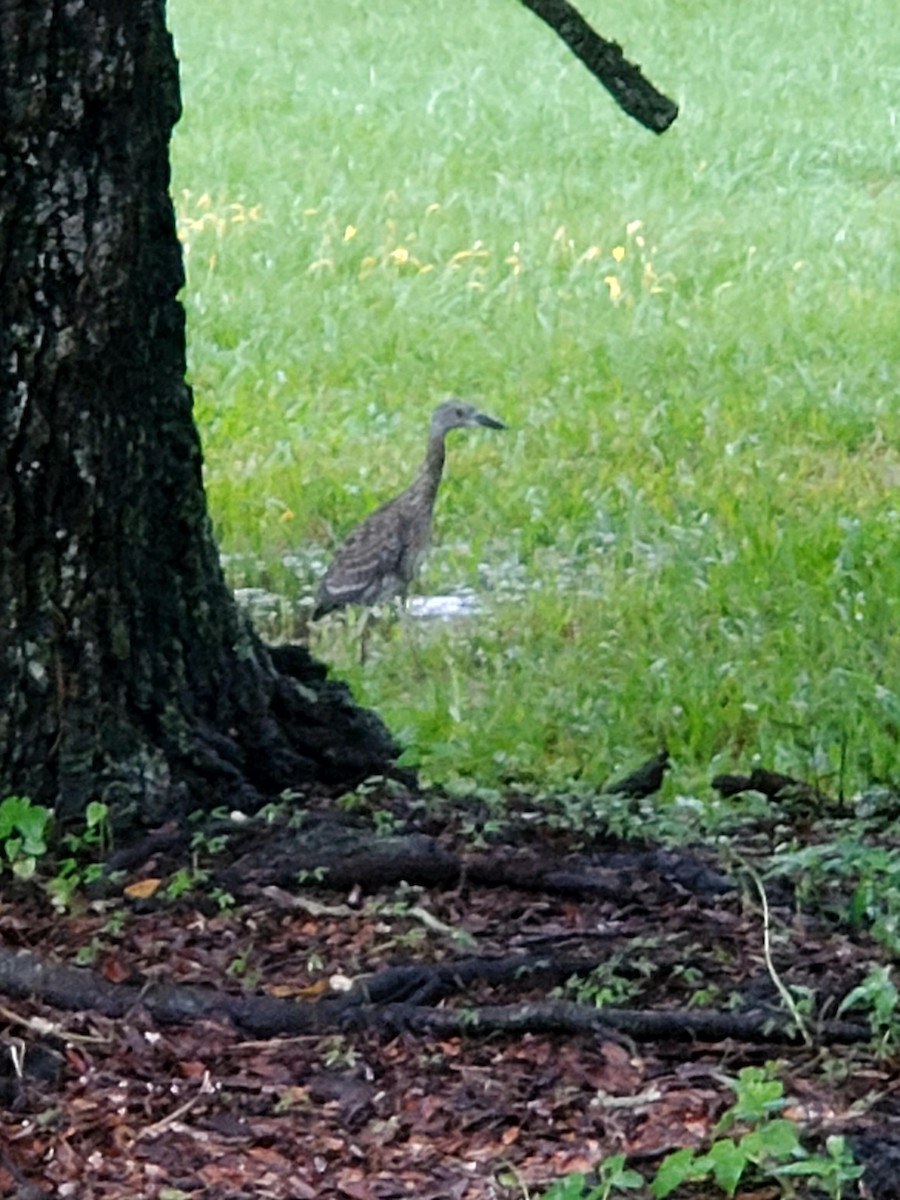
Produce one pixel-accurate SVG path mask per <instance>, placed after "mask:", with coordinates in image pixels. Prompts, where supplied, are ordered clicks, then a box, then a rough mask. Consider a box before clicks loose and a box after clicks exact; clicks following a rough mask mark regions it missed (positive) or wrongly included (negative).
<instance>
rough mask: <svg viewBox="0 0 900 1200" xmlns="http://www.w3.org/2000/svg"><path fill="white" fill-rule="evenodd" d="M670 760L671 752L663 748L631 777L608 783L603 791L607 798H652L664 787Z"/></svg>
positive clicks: (642, 764)
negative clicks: (664, 778)
mask: <svg viewBox="0 0 900 1200" xmlns="http://www.w3.org/2000/svg"><path fill="white" fill-rule="evenodd" d="M669 758H670V755H669V751H668V750H667V749H666V747H665V746H663V748H662V749H661V750H660V751H659V753H658V754H654V755H653V757H652V758H648V759H647V761H646V762H645V763H641V765H640V766H639V767H637V768H636V769H635V770H634V771H632V772H631V773H630V774H629V775H626V776H625V777H624V778H623V779H616V780H614V781H613V782H612V783H608V784H607V785H606V787H605V788H604V789H603V791H604V793H605V794H606V795H607V796H611V795H612V796H628V797H630V798H631V799H632V800H643V799H645V798H646V797H647V796H652V795H653V793H654V792H658V791H659V789H660V788H661V787H662V785H663V777H664V776H665V773H666V771H667V770H668V769H669Z"/></svg>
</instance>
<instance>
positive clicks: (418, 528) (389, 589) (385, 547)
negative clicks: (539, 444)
mask: <svg viewBox="0 0 900 1200" xmlns="http://www.w3.org/2000/svg"><path fill="white" fill-rule="evenodd" d="M476 425H484V426H486V427H487V428H488V429H505V428H506V426H505V425H504V424H503V422H502V421H495V420H494V418H493V417H488V416H486V415H485V414H484V413H482V412H479V411H478V409H477V408H475V407H474V405H472V404H466V403H465V402H464V401H462V400H447V401H446V402H445V403H444V404H441V405H439V406H438V407H437V408H436V409H435V410H434V414H433V415H432V418H431V431H430V433H429V436H428V451H427V453H426V455H425V461H424V462H423V463H422V466H421V469H420V470H419V474H418V475H417V476H416V479H415V482H414V483H412V484H410V486H409V487H408V488H407V489H406V491H405V492H401V493H400V495H399V496H395V497H394V499H393V500H389V501H388V502H387V504H383V505H382V506H381V508H378V509H376V510H375V512H373V513H372V515H371V516H370V517H367V518H366V520H365V521H363V522H362V524H361V525H357V527H356V528H355V529H354V530H353V531H352V532H351V533H350V534H349V535H348V537H347V540H346V541H345V542H344V544H343V545H342V546H341V547H340V549H339V550H338V552H337V553H336V554H335V556H334V560H333V561H332V563H331V566H330V567H329V568H328V570H327V571H326V572H325V576H324V578H323V579H322V582H321V583H320V584H319V590H318V591H317V593H316V607H315V610H314V611H313V620H314V621H316V620H318V618H319V617H322V616H324V615H325V613H329V612H332V611H333V610H334V609H336V608H344V607H345V606H346V605H348V604H362V605H371V604H377V603H378V602H379V601H380V600H393V599H394V597H396V596H399V597H401V598H402V599H404V600H405V599H406V593H407V591H408V590H409V585H410V584H411V583H412V581H413V579H414V578H415V575H416V572H417V571H418V569H419V567H420V565H421V562H422V558H423V557H424V555H425V552H426V550H427V549H428V545H429V542H430V540H431V518H432V514H433V512H434V501H435V497H436V496H437V491H438V487H439V486H440V482H441V474H442V472H443V470H444V458H445V456H446V448H445V446H444V439H445V438H446V436H447V434H448V433H449V432H450V430H451V429H469V428H471V427H473V426H476Z"/></svg>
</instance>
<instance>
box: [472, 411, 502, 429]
mask: <svg viewBox="0 0 900 1200" xmlns="http://www.w3.org/2000/svg"><path fill="white" fill-rule="evenodd" d="M475 420H476V421H477V422H478V424H479V425H485V426H486V427H487V428H488V429H505V428H506V426H505V425H504V424H503V422H502V421H495V420H494V418H493V417H489V416H488V415H487V413H482V412H480V413H476V414H475Z"/></svg>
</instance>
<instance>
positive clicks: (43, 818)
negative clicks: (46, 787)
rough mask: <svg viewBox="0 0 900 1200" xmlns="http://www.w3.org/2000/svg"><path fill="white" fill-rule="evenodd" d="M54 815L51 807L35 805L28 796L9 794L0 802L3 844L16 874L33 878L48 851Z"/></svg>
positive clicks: (1, 840) (23, 877)
mask: <svg viewBox="0 0 900 1200" xmlns="http://www.w3.org/2000/svg"><path fill="white" fill-rule="evenodd" d="M52 820H53V816H52V813H51V812H50V810H49V809H47V808H44V807H42V806H41V805H40V804H32V803H31V801H30V800H29V799H28V798H27V797H25V796H7V797H6V799H5V800H4V801H3V802H2V803H0V843H2V845H3V857H4V860H5V862H6V863H7V864H8V865H9V867H10V869H11V870H12V873H13V874H14V875H16V876H18V878H20V879H30V878H31V876H32V875H34V872H35V870H36V868H37V864H38V860H39V859H40V858H42V856H43V855H44V854H46V852H47V836H48V832H49V827H50V825H51V823H52Z"/></svg>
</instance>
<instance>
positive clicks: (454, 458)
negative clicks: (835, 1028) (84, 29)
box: [170, 0, 900, 833]
mask: <svg viewBox="0 0 900 1200" xmlns="http://www.w3.org/2000/svg"><path fill="white" fill-rule="evenodd" d="M581 8H582V11H583V12H584V13H585V15H586V16H588V17H589V19H591V21H592V22H593V23H594V24H595V26H596V27H597V28H598V29H599V30H601V31H602V32H603V33H604V34H606V35H607V36H609V37H614V38H616V39H617V40H618V41H620V42H621V43H622V45H623V47H624V49H625V51H626V53H627V54H628V55H629V56H630V57H631V58H632V59H635V60H637V61H639V62H640V63H641V64H642V66H643V68H644V71H645V73H646V74H647V75H648V76H649V77H650V78H651V79H653V80H654V82H655V83H656V84H657V85H658V86H659V87H660V88H662V90H664V91H666V92H668V93H669V94H670V95H672V96H674V97H675V98H676V99H677V101H678V102H679V104H680V105H681V114H680V116H679V118H678V120H677V122H676V123H675V126H674V127H673V128H672V129H671V130H670V132H668V133H667V134H665V135H664V136H663V137H661V138H655V137H654V136H653V135H651V134H649V133H647V132H646V131H644V130H642V129H641V128H640V127H638V126H637V125H636V124H634V123H633V122H631V121H629V120H628V119H627V118H626V117H625V116H623V115H622V114H621V112H620V111H619V110H618V109H616V108H615V107H614V105H613V103H612V102H611V100H610V99H609V97H608V96H607V95H606V93H605V92H604V91H603V90H602V89H601V88H600V87H599V86H598V85H597V84H596V82H595V81H594V80H593V79H592V78H591V77H590V76H589V75H588V73H587V72H586V71H585V70H584V69H583V68H582V67H581V66H580V64H578V63H577V62H576V61H575V60H574V59H573V58H572V57H571V56H570V55H569V54H568V53H567V52H566V51H565V49H564V48H563V47H562V45H561V44H559V43H558V42H557V40H556V39H555V38H554V37H553V35H552V34H551V33H550V31H549V30H547V29H546V28H545V27H544V26H543V25H542V24H541V23H540V22H538V21H537V20H536V19H535V18H534V17H533V16H532V15H531V14H529V13H528V12H527V11H526V10H525V9H524V8H522V7H521V6H520V5H519V4H517V3H514V2H513V0H467V3H466V4H464V5H461V4H460V3H459V0H429V3H428V4H422V3H420V2H417V0H378V2H377V3H374V4H373V3H371V0H337V2H336V3H333V4H330V5H319V4H304V5H300V6H296V5H292V4H287V3H271V2H268V3H262V2H261V0H241V3H240V4H238V3H235V2H233V0H215V3H213V4H207V5H203V6H197V5H190V4H188V3H185V2H184V0H175V2H174V3H173V4H172V5H171V6H170V21H171V25H172V28H173V31H174V34H175V38H176V42H177V46H178V51H179V55H180V58H181V60H182V81H183V93H184V103H185V112H184V117H183V120H182V122H181V124H180V125H179V127H178V130H177V132H176V137H175V142H174V149H173V153H174V183H173V188H174V195H175V199H176V204H177V209H178V214H179V220H180V227H181V232H182V236H183V238H184V241H185V249H186V251H187V268H188V286H187V289H186V292H185V303H186V306H187V310H188V317H189V340H190V369H191V378H192V381H193V384H194V387H195V392H196V401H197V414H198V420H199V423H200V426H201V430H202V434H203V438H204V443H205V448H206V464H207V483H208V488H209V496H210V504H211V508H212V513H213V519H214V521H215V525H216V528H217V531H218V534H219V538H220V542H221V546H222V550H223V553H224V554H225V555H226V561H227V563H228V570H229V574H230V577H231V579H232V581H233V582H234V584H235V585H241V586H247V585H250V586H262V587H265V588H267V589H269V590H271V591H274V592H276V593H278V594H279V595H282V596H284V597H285V601H284V606H283V613H284V627H285V630H289V629H290V628H291V627H292V625H293V615H292V614H294V613H295V612H300V613H301V614H302V613H303V612H304V611H307V610H306V609H305V608H304V607H303V602H304V601H305V600H306V599H307V598H308V597H309V596H310V595H311V593H312V590H313V588H314V582H315V578H316V575H317V573H318V572H319V571H320V570H321V568H322V566H323V564H324V563H325V561H326V560H327V557H328V554H329V552H330V550H331V548H332V547H333V545H334V543H335V540H336V539H338V538H339V537H340V536H341V535H342V534H343V533H345V532H346V531H347V530H348V529H349V528H350V527H351V526H352V525H353V524H354V523H355V522H356V521H358V520H359V519H360V518H361V517H362V516H364V515H365V514H366V513H367V512H369V511H370V510H371V509H372V508H373V507H374V506H375V505H376V504H377V503H378V502H380V501H381V500H382V499H384V498H386V497H387V496H389V495H391V494H392V493H393V492H394V491H396V490H399V488H400V487H402V486H404V485H405V483H406V482H408V481H409V480H410V478H411V477H412V474H413V473H414V471H415V469H416V466H417V464H418V460H419V457H420V455H421V453H422V450H423V445H424V435H425V426H426V421H427V416H428V414H429V412H430V410H431V408H432V406H433V405H434V404H435V403H436V402H437V401H438V400H440V399H441V398H443V396H444V395H445V394H446V393H448V392H456V393H459V394H461V395H463V396H464V397H466V398H468V399H472V400H473V401H475V402H476V403H478V404H479V405H480V406H481V407H483V408H484V409H485V410H486V411H488V412H490V413H491V414H493V415H495V416H497V417H499V418H501V419H503V420H504V421H506V422H507V423H508V425H509V427H510V428H509V431H508V432H506V433H502V434H501V433H497V434H495V433H492V432H490V431H482V432H479V433H473V434H459V435H456V437H455V440H454V441H453V443H452V445H451V447H450V460H449V471H448V476H447V479H446V481H445V487H444V490H443V492H442V494H441V497H440V499H439V501H438V511H437V517H436V545H435V549H434V551H433V553H432V556H431V558H430V560H429V563H428V566H427V569H426V571H425V573H424V575H423V578H422V580H421V585H420V590H421V591H423V592H425V593H448V592H454V591H458V590H459V589H460V588H473V589H475V590H476V591H477V592H478V593H479V595H480V597H481V599H482V602H483V604H484V611H483V613H482V614H481V615H480V616H479V617H477V618H470V619H468V620H464V621H459V622H455V623H436V622H432V623H427V624H426V623H424V622H421V623H417V624H416V625H415V627H414V628H413V629H412V630H410V631H403V630H394V631H393V633H390V632H388V633H385V634H377V633H376V635H375V636H374V637H373V640H372V642H371V652H370V657H369V661H368V662H367V664H366V666H365V667H364V668H361V667H359V666H358V665H356V662H355V649H354V647H353V645H352V643H351V642H350V640H349V639H348V637H347V635H346V633H345V632H344V630H343V629H342V628H341V627H340V625H339V623H327V624H326V625H325V626H324V627H322V628H321V629H320V628H316V629H315V630H314V631H313V633H312V638H313V646H314V648H315V650H316V652H317V653H318V654H319V655H321V656H322V657H324V658H325V659H326V660H327V661H329V662H331V663H333V664H334V666H335V669H336V670H338V671H339V672H340V673H341V674H342V675H344V677H346V678H347V679H349V680H350V682H351V683H352V685H353V687H354V689H355V691H356V693H357V695H358V696H359V698H360V699H362V700H363V701H365V702H367V703H368V704H370V705H372V706H374V707H375V708H377V709H378V710H379V711H380V712H381V713H382V714H383V715H384V717H385V718H386V720H387V721H388V723H389V724H390V725H391V727H392V728H393V729H394V730H395V731H396V732H397V734H398V735H399V736H400V738H401V739H402V740H403V741H404V743H405V744H406V745H408V747H409V752H408V756H409V760H410V761H411V762H415V763H417V764H418V765H419V766H420V769H421V771H422V774H423V775H424V776H425V777H426V778H427V779H430V780H432V781H436V782H440V783H442V784H445V785H447V786H449V787H454V786H460V787H468V786H470V781H477V783H478V784H479V785H480V786H481V787H482V788H485V789H489V788H502V787H504V786H506V785H507V784H509V783H510V782H512V783H514V784H520V785H522V786H525V787H528V788H531V789H537V790H544V791H548V792H549V791H564V792H570V793H576V794H578V793H584V794H588V793H590V791H591V790H594V789H596V787H597V786H598V785H600V784H602V783H603V782H604V780H606V779H608V778H609V777H610V776H611V775H612V774H614V773H618V772H619V771H620V770H621V769H622V768H623V767H628V766H631V765H634V764H635V763H636V762H637V761H639V760H640V759H641V758H642V757H644V756H645V755H646V754H648V753H651V752H652V751H654V750H655V749H656V748H657V747H658V746H659V745H660V744H661V743H662V742H666V743H667V744H668V745H669V747H670V749H671V751H672V754H673V758H674V762H675V767H676V770H675V771H674V772H673V773H672V776H671V777H670V780H669V782H668V783H667V785H666V789H665V791H664V793H663V796H662V800H661V801H660V802H659V804H658V805H657V807H656V812H657V814H658V820H659V822H660V828H663V827H665V828H668V829H669V830H678V829H679V828H680V829H682V830H683V831H684V832H685V833H688V832H690V831H691V829H692V828H694V829H696V828H698V827H705V826H708V825H711V824H714V823H715V821H716V820H717V816H718V811H719V810H718V808H717V806H716V805H715V804H714V803H713V799H712V796H711V793H710V791H709V788H708V779H709V776H710V775H711V773H713V772H714V771H716V770H729V769H735V768H737V767H746V766H749V765H751V764H752V763H753V762H755V761H761V762H763V763H765V764H766V765H768V766H772V767H775V768H778V769H781V770H786V771H789V772H792V773H795V774H800V775H803V776H805V777H807V778H813V779H815V780H817V781H819V782H820V783H821V784H823V785H824V786H827V787H829V788H831V789H835V790H836V789H837V788H838V787H842V788H843V789H845V790H846V791H847V793H848V794H852V793H853V792H854V791H855V790H857V789H860V788H864V787H865V786H867V785H868V784H869V783H870V781H872V780H875V779H885V778H889V779H893V780H895V781H896V780H897V779H898V778H900V751H898V730H900V632H898V631H900V505H898V499H897V498H898V494H900V403H898V395H897V391H898V382H897V381H898V363H900V278H898V249H900V178H898V138H900V114H898V108H900V102H898V95H900V91H898V87H900V67H898V65H897V64H898V63H900V24H898V22H897V21H896V20H894V13H893V7H892V5H891V3H890V0H860V3H858V4H856V5H853V6H848V5H846V4H844V3H842V2H841V0H823V2H821V3H818V4H815V5H813V4H810V3H800V4H797V5H792V6H787V7H785V6H779V7H778V8H777V9H776V8H775V6H774V5H772V4H763V5H749V4H744V5H727V6H722V5H714V4H711V3H709V2H708V0H687V2H686V3H684V4H680V5H676V6H673V5H671V4H663V3H662V2H661V0H643V2H642V3H640V4H635V5H632V6H630V7H629V6H624V7H623V6H622V5H619V4H615V3H613V2H612V0H603V2H599V0H583V2H582V5H581ZM685 812H687V813H688V814H690V819H689V820H688V821H685V820H684V817H683V814H684V813H685Z"/></svg>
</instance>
